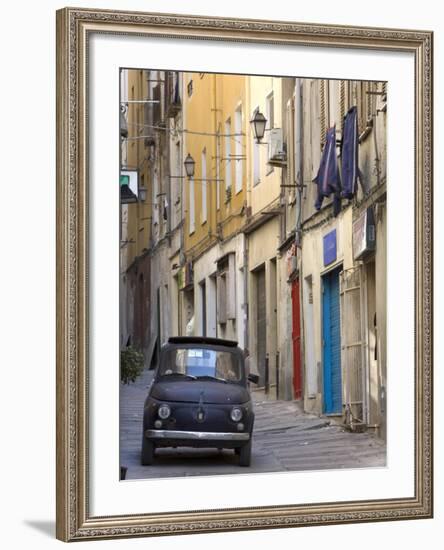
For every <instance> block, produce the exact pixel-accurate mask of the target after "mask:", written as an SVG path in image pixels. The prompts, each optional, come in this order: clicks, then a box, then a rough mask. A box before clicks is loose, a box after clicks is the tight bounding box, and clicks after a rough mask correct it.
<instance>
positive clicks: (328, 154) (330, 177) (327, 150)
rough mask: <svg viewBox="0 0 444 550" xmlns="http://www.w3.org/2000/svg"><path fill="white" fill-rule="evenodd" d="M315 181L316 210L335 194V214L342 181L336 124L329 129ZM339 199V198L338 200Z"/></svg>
mask: <svg viewBox="0 0 444 550" xmlns="http://www.w3.org/2000/svg"><path fill="white" fill-rule="evenodd" d="M313 182H314V183H315V184H316V185H317V186H318V195H317V198H316V202H315V208H316V210H320V208H321V206H322V201H323V200H324V197H329V196H330V195H331V194H332V193H334V194H335V215H337V212H336V210H337V209H338V206H339V205H338V204H337V202H338V200H339V201H340V197H339V192H340V189H341V183H340V178H339V169H338V159H337V156H336V126H333V127H332V128H329V129H328V130H327V134H326V139H325V146H324V150H323V151H322V156H321V163H320V165H319V171H318V175H317V176H316V177H315V179H314V180H313ZM337 199H338V200H337Z"/></svg>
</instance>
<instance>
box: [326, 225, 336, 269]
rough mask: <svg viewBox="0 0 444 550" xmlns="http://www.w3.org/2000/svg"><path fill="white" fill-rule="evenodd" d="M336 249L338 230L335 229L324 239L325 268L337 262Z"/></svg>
mask: <svg viewBox="0 0 444 550" xmlns="http://www.w3.org/2000/svg"><path fill="white" fill-rule="evenodd" d="M336 248H337V247H336V229H333V231H330V233H327V234H326V235H324V238H323V252H324V266H325V265H329V264H331V263H333V262H334V261H335V260H336V257H337V252H336Z"/></svg>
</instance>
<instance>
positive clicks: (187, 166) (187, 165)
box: [184, 153, 196, 178]
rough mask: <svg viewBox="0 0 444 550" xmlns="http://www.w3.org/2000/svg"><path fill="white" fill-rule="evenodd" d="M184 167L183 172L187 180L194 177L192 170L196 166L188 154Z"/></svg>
mask: <svg viewBox="0 0 444 550" xmlns="http://www.w3.org/2000/svg"><path fill="white" fill-rule="evenodd" d="M184 165H185V172H186V175H187V177H188V178H192V177H193V176H194V168H195V166H196V162H195V160H194V159H193V157H192V156H191V155H190V153H188V156H187V158H186V159H185V162H184Z"/></svg>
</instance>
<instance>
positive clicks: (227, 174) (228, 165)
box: [225, 118, 231, 195]
mask: <svg viewBox="0 0 444 550" xmlns="http://www.w3.org/2000/svg"><path fill="white" fill-rule="evenodd" d="M225 190H226V192H227V195H228V194H229V193H230V194H231V119H230V118H229V119H228V120H227V121H226V122H225Z"/></svg>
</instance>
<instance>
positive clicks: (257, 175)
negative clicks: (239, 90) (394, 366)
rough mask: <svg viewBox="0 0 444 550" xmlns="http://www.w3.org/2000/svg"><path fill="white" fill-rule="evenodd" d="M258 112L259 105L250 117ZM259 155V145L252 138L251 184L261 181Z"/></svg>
mask: <svg viewBox="0 0 444 550" xmlns="http://www.w3.org/2000/svg"><path fill="white" fill-rule="evenodd" d="M258 112H259V107H256V109H255V110H254V112H253V116H252V118H254V116H255V115H256V113H258ZM260 161H261V157H260V145H259V143H258V142H257V141H256V140H255V139H254V140H253V185H257V184H258V183H260V181H261V164H260Z"/></svg>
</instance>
